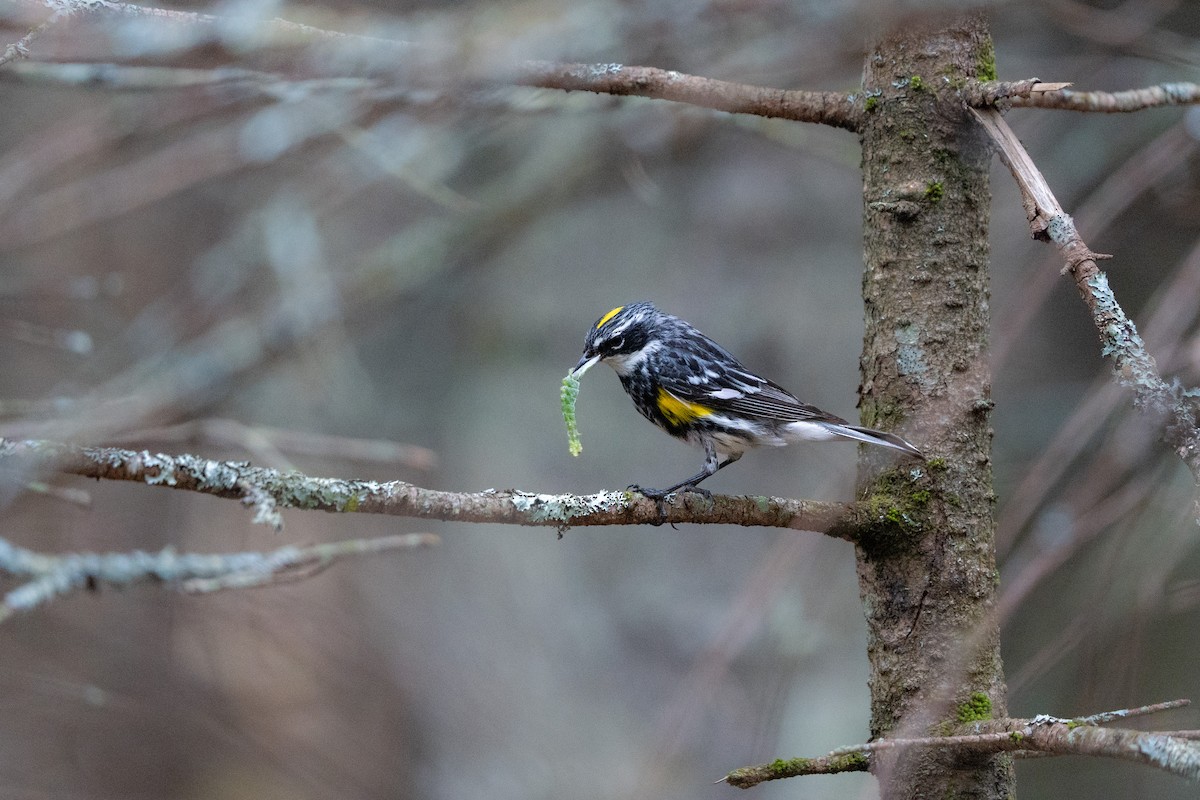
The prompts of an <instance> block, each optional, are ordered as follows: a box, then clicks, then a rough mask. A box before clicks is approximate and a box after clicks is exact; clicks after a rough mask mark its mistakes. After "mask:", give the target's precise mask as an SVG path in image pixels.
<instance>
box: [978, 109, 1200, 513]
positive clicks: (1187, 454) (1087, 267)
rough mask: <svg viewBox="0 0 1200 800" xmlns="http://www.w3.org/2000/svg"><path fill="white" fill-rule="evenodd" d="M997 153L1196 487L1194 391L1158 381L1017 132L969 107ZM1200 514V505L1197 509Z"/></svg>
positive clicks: (1198, 445)
mask: <svg viewBox="0 0 1200 800" xmlns="http://www.w3.org/2000/svg"><path fill="white" fill-rule="evenodd" d="M972 111H973V113H974V114H975V116H976V118H977V119H979V121H980V122H981V123H982V124H983V126H984V129H985V130H986V131H987V132H988V134H989V135H990V136H991V137H992V140H993V141H995V142H996V144H997V145H998V146H999V149H1000V157H1001V159H1002V160H1003V161H1004V163H1005V164H1006V165H1007V166H1008V168H1009V171H1010V172H1012V174H1013V177H1014V178H1015V179H1016V181H1017V185H1018V186H1019V187H1020V189H1021V196H1022V198H1023V203H1024V205H1025V211H1026V215H1027V216H1028V218H1029V224H1030V229H1031V231H1032V233H1033V236H1034V238H1035V239H1042V240H1044V241H1051V242H1053V243H1054V244H1055V245H1056V246H1057V247H1058V249H1059V250H1060V251H1061V252H1062V254H1063V255H1064V256H1065V257H1066V261H1067V263H1066V266H1065V267H1064V268H1063V272H1064V273H1067V272H1069V273H1071V274H1072V276H1073V277H1074V279H1075V285H1076V288H1077V289H1078V290H1079V294H1080V297H1081V298H1082V299H1083V301H1084V303H1085V304H1086V305H1087V307H1088V310H1089V311H1090V312H1091V314H1092V321H1093V323H1094V324H1095V325H1096V329H1097V331H1098V332H1099V334H1100V341H1101V345H1102V349H1101V352H1102V353H1103V354H1104V355H1106V356H1109V357H1111V358H1112V359H1113V369H1114V372H1115V374H1116V378H1117V382H1118V383H1120V384H1121V385H1122V386H1124V387H1125V388H1126V389H1128V390H1129V391H1131V392H1132V393H1133V396H1134V405H1135V406H1137V407H1138V408H1140V409H1141V410H1143V411H1145V412H1148V413H1150V414H1152V415H1154V416H1156V417H1158V418H1159V419H1161V420H1162V440H1163V442H1164V443H1166V444H1167V445H1168V446H1169V447H1171V449H1172V450H1174V451H1175V452H1176V453H1177V454H1178V455H1179V457H1180V458H1181V459H1183V461H1184V463H1185V464H1187V466H1188V469H1190V470H1191V472H1192V476H1193V478H1194V479H1195V480H1196V481H1197V482H1198V483H1200V430H1198V429H1197V425H1196V399H1197V398H1196V397H1195V394H1196V393H1195V392H1193V391H1188V390H1184V389H1182V388H1180V387H1177V386H1171V385H1169V384H1167V383H1166V381H1164V380H1163V379H1162V377H1161V376H1160V375H1159V373H1158V367H1157V365H1156V364H1155V363H1154V359H1153V358H1152V357H1151V356H1150V354H1149V353H1148V352H1147V351H1146V346H1145V343H1144V342H1143V341H1142V338H1141V337H1140V336H1139V335H1138V332H1137V327H1136V326H1135V325H1134V324H1133V320H1131V319H1129V317H1127V316H1126V315H1125V312H1124V310H1123V309H1122V308H1121V306H1120V304H1118V303H1117V299H1116V297H1115V296H1114V295H1113V292H1112V289H1111V288H1110V287H1109V285H1108V278H1107V276H1106V275H1105V274H1104V273H1103V272H1101V271H1100V268H1099V267H1098V266H1097V265H1096V261H1097V259H1102V258H1106V257H1107V256H1103V255H1100V254H1097V253H1094V252H1092V250H1091V249H1090V248H1088V246H1087V245H1086V244H1085V243H1084V241H1083V239H1082V238H1081V237H1080V235H1079V232H1078V231H1077V230H1076V229H1075V223H1074V221H1073V220H1072V219H1071V217H1070V216H1069V215H1068V214H1067V213H1066V212H1065V211H1064V210H1063V208H1062V206H1061V205H1059V202H1058V200H1057V199H1056V198H1055V197H1054V194H1053V192H1051V190H1050V186H1049V184H1048V183H1047V182H1046V179H1045V178H1044V177H1043V176H1042V173H1041V172H1040V171H1039V170H1038V168H1037V166H1036V165H1035V164H1034V163H1033V159H1032V158H1030V157H1029V153H1028V152H1026V150H1025V148H1024V146H1023V145H1022V144H1021V142H1020V140H1019V139H1017V136H1016V134H1014V133H1013V131H1012V129H1011V128H1009V127H1008V123H1007V122H1005V121H1004V117H1002V116H1001V115H1000V112H999V111H997V110H996V109H995V108H985V109H972ZM1197 515H1198V516H1200V505H1198V506H1197Z"/></svg>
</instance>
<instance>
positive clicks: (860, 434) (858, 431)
mask: <svg viewBox="0 0 1200 800" xmlns="http://www.w3.org/2000/svg"><path fill="white" fill-rule="evenodd" d="M826 427H827V428H828V429H829V432H830V433H835V434H837V435H838V436H845V437H846V438H847V439H855V440H857V441H860V442H866V443H867V444H877V445H879V446H880V447H890V448H892V449H893V450H899V451H900V452H902V453H908V454H909V455H910V456H916V457H917V458H919V459H921V460H922V461H924V460H925V454H924V453H922V452H921V451H920V450H918V449H917V448H916V446H915V445H913V444H912V442H909V441H908V440H907V439H902V438H900V437H899V436H897V435H896V434H894V433H884V432H883V431H877V430H873V429H871V428H860V427H858V426H857V425H826Z"/></svg>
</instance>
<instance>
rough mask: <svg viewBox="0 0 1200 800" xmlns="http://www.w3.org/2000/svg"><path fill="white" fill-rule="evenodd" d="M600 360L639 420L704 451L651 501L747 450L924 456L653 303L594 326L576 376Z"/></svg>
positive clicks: (691, 484) (620, 310)
mask: <svg viewBox="0 0 1200 800" xmlns="http://www.w3.org/2000/svg"><path fill="white" fill-rule="evenodd" d="M599 361H603V362H605V363H607V364H608V365H609V366H611V367H612V368H613V370H615V371H616V373H617V376H618V377H619V378H620V379H621V385H622V386H623V387H624V388H625V391H626V392H627V393H628V394H629V396H630V398H632V399H633V403H634V405H635V406H637V409H638V411H639V412H641V414H642V416H644V417H645V418H646V419H648V420H650V421H651V422H653V423H654V424H655V425H657V426H658V427H660V428H662V429H663V430H665V431H666V432H667V433H669V434H671V435H672V436H676V437H678V438H680V439H684V440H686V441H688V442H691V443H692V444H695V445H698V446H700V447H703V448H704V453H705V459H704V469H702V470H701V471H700V472H699V473H697V474H696V475H693V476H692V477H690V478H688V479H687V480H685V481H681V482H680V483H678V484H676V485H675V486H672V487H670V488H669V489H663V490H655V489H642V490H641V491H642V493H643V494H645V495H647V496H649V497H660V498H661V497H663V496H665V495H667V494H670V493H671V492H674V491H677V490H679V489H683V488H690V489H691V488H695V487H696V485H697V484H699V483H700V482H701V481H703V480H704V479H705V478H707V477H709V476H710V475H712V474H713V473H715V472H716V471H717V470H719V469H721V468H722V467H725V466H727V465H729V464H732V463H733V462H734V461H737V460H738V459H739V458H741V457H742V454H743V453H744V452H745V451H746V450H749V449H750V448H752V447H761V446H766V445H770V446H775V447H779V446H782V445H785V444H791V443H792V442H796V441H804V440H808V441H829V440H836V439H847V440H855V441H859V442H866V443H867V444H874V445H879V446H881V447H890V448H892V449H894V450H899V451H901V452H903V453H907V454H909V455H911V456H915V457H917V458H922V459H923V458H924V455H922V453H921V451H920V450H918V449H917V448H916V447H914V446H913V445H912V444H910V443H909V442H907V441H906V440H904V439H902V438H900V437H899V436H896V435H894V434H891V433H884V432H882V431H876V430H871V429H870V428H861V427H858V426H856V425H851V424H850V423H849V422H847V421H846V420H844V419H842V418H841V417H836V416H834V415H833V414H828V413H826V412H824V411H821V410H820V409H819V408H817V407H815V406H811V405H808V404H807V403H801V402H800V401H799V400H797V399H796V398H795V397H794V396H793V395H792V394H791V393H790V392H788V391H787V390H786V389H784V388H782V387H781V386H779V385H778V384H776V383H773V382H771V381H769V380H767V379H766V378H762V377H759V376H758V375H755V374H754V373H753V372H751V371H750V370H748V369H746V368H745V367H744V366H742V364H741V362H739V361H738V360H737V359H736V358H735V357H734V356H733V355H732V354H731V353H730V352H729V351H728V350H726V349H725V348H723V347H721V346H720V345H719V344H717V343H716V342H714V341H713V340H712V339H709V338H708V337H707V336H705V335H704V334H703V333H701V332H700V331H698V330H696V329H695V328H693V327H692V326H691V325H689V324H688V323H686V322H684V321H683V320H681V319H679V318H678V317H675V316H672V315H670V314H666V313H664V312H662V311H659V310H658V309H657V308H656V307H655V306H654V305H653V304H652V303H646V302H642V303H633V304H631V305H627V306H618V307H617V308H614V309H613V310H612V311H609V312H608V313H607V314H605V315H604V316H602V317H600V319H599V320H597V322H596V324H595V325H593V326H592V328H591V330H589V331H588V335H587V338H586V339H585V341H584V346H583V357H582V358H581V359H580V360H579V363H578V364H577V365H576V366H575V369H574V370H573V374H574V375H575V376H580V375H582V374H583V373H584V372H585V371H586V370H588V369H589V368H591V366H592V365H593V364H595V363H597V362H599ZM698 491H702V490H698Z"/></svg>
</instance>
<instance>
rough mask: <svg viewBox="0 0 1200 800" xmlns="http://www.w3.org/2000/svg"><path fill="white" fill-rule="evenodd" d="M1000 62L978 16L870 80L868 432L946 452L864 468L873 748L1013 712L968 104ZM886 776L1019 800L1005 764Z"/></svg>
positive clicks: (934, 788) (979, 211)
mask: <svg viewBox="0 0 1200 800" xmlns="http://www.w3.org/2000/svg"><path fill="white" fill-rule="evenodd" d="M992 62H993V50H992V43H991V38H990V36H989V34H988V31H987V27H986V25H985V23H984V21H983V20H982V19H978V18H970V19H966V20H961V21H959V22H957V23H954V24H952V25H950V26H948V27H945V28H941V29H925V30H912V29H909V30H904V31H901V32H897V33H894V34H892V35H889V36H888V37H886V38H885V39H883V40H882V41H880V42H879V43H878V45H877V46H876V48H875V49H874V51H873V52H872V53H871V54H870V55H869V56H868V58H867V63H866V67H865V70H864V76H863V83H864V90H865V93H866V98H867V100H866V104H867V106H866V107H867V109H868V113H867V119H866V123H865V125H864V128H863V131H862V148H863V176H864V187H863V192H864V206H865V208H864V228H865V234H864V235H865V250H866V272H865V275H864V278H863V297H864V299H865V302H866V313H867V325H866V336H865V341H864V343H863V356H862V365H861V367H862V380H863V393H862V394H863V397H862V420H863V424H865V425H870V426H872V427H879V428H883V429H894V430H902V431H904V432H905V433H906V434H907V435H909V436H910V437H911V438H912V439H913V440H914V441H915V442H916V443H918V445H919V446H921V447H922V448H923V449H924V450H925V452H926V453H927V454H928V455H929V456H930V461H929V462H928V464H926V465H920V464H917V463H914V462H912V461H897V460H896V459H895V458H894V457H892V456H891V455H889V454H886V453H882V452H868V450H872V449H868V450H864V452H863V455H862V460H861V462H860V469H859V491H860V493H861V496H862V497H863V498H864V499H867V500H869V501H870V502H871V503H873V504H874V505H875V506H876V510H877V511H878V514H877V517H878V519H879V521H880V525H879V527H878V529H877V530H868V531H865V532H864V535H863V537H862V539H861V541H860V543H859V545H858V550H857V557H858V575H859V587H860V591H861V594H862V598H863V606H864V609H865V613H866V617H867V624H868V628H869V652H868V655H869V658H870V665H871V733H872V736H874V737H880V736H890V737H910V736H926V735H931V734H936V733H938V732H942V731H944V730H946V729H947V728H948V727H949V726H952V725H954V724H956V723H957V722H959V721H966V720H970V719H978V718H981V717H985V716H1002V715H1004V714H1006V713H1007V711H1006V708H1005V687H1004V677H1003V671H1002V667H1001V663H1000V641H999V634H998V631H997V628H996V624H995V621H994V618H993V615H992V609H993V605H994V602H995V594H996V588H997V583H998V581H997V572H996V566H995V552H994V546H993V544H994V543H993V536H994V520H993V514H992V503H993V496H992V471H991V463H990V450H991V429H990V428H989V417H990V409H991V400H990V391H991V387H990V371H989V367H988V361H987V342H988V239H987V233H988V212H989V200H990V193H989V188H988V160H989V152H988V150H987V148H986V145H985V142H984V138H983V136H982V134H981V133H980V132H979V131H978V130H977V128H976V126H975V125H973V124H972V123H971V121H970V120H969V119H968V117H967V114H966V112H965V110H964V109H963V108H962V105H961V103H959V102H958V101H957V100H956V97H955V91H954V88H955V87H956V86H958V85H961V82H962V81H963V80H964V79H966V78H974V77H980V78H992V77H994V75H993V74H992V73H993V72H994V67H993V66H992ZM873 449H874V450H877V448H873ZM873 769H874V771H875V773H876V775H877V776H878V777H879V780H880V785H881V791H882V793H883V796H884V797H885V798H915V797H931V798H939V800H940V798H946V797H956V798H963V797H973V798H1004V797H1009V796H1011V795H1012V793H1013V775H1012V764H1011V761H1010V759H1009V758H1008V757H1007V756H1000V757H994V758H988V759H976V760H973V761H969V762H963V761H961V760H960V761H955V760H954V759H951V758H948V757H946V756H942V755H939V754H937V753H936V752H933V751H916V750H914V751H910V752H908V753H906V754H903V755H900V756H892V757H889V758H886V759H880V760H877V761H876V762H875V763H874V765H873Z"/></svg>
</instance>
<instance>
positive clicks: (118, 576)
mask: <svg viewBox="0 0 1200 800" xmlns="http://www.w3.org/2000/svg"><path fill="white" fill-rule="evenodd" d="M437 542H438V537H436V536H434V535H433V534H429V533H412V534H401V535H398V536H385V537H382V538H379V539H351V540H347V541H342V542H327V543H323V544H318V545H312V546H310V547H281V548H279V549H278V550H273V551H270V552H266V553H256V552H246V553H225V554H212V555H210V554H201V553H176V552H175V551H174V550H173V549H171V548H167V549H165V550H161V551H159V552H157V553H145V552H141V551H134V552H131V553H64V554H62V555H50V554H46V553H37V552H34V551H32V550H27V549H25V548H23V547H17V546H15V545H13V544H11V543H10V542H8V541H7V540H4V539H0V572H4V573H7V574H9V575H13V576H16V577H22V578H29V579H30V580H29V581H28V582H27V583H24V584H22V585H21V586H18V587H17V588H16V589H13V590H12V591H10V592H8V593H7V594H6V595H4V599H3V601H2V602H0V622H2V621H3V620H5V619H7V618H8V617H9V616H11V615H12V614H14V613H16V612H20V611H31V610H33V609H35V608H37V607H39V606H41V605H43V604H45V603H48V602H50V601H51V600H53V599H55V598H57V597H60V596H62V595H65V594H70V593H72V592H77V591H80V590H82V589H96V588H98V587H100V586H102V585H111V586H128V585H130V584H134V583H146V582H159V583H165V584H171V585H173V586H175V587H176V588H178V589H179V590H180V591H184V592H190V593H196V594H198V593H206V592H216V591H220V590H223V589H243V588H248V587H255V586H267V585H270V584H275V583H284V582H288V581H292V580H297V579H300V578H306V577H311V576H312V575H315V574H317V573H318V572H321V571H323V570H324V569H325V568H327V567H329V566H330V565H332V564H333V563H334V562H335V561H339V560H341V559H344V558H349V557H352V556H361V555H365V554H369V553H381V552H386V551H391V550H402V549H410V548H414V547H427V546H430V545H434V544H437Z"/></svg>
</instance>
